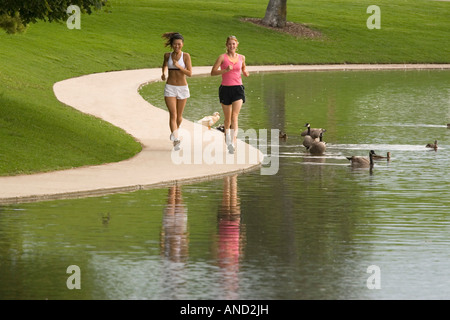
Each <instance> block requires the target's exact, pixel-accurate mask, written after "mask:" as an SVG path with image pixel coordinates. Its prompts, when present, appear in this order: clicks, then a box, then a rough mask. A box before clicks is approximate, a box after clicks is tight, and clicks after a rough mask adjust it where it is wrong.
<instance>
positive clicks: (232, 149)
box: [228, 143, 234, 154]
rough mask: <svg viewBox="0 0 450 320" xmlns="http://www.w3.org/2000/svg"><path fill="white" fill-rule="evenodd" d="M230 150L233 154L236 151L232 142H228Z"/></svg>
mask: <svg viewBox="0 0 450 320" xmlns="http://www.w3.org/2000/svg"><path fill="white" fill-rule="evenodd" d="M228 152H229V153H231V154H233V153H234V146H233V144H232V143H230V144H228Z"/></svg>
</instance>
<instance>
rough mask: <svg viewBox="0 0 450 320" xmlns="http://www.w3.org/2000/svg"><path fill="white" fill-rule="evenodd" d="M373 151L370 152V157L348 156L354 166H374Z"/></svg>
mask: <svg viewBox="0 0 450 320" xmlns="http://www.w3.org/2000/svg"><path fill="white" fill-rule="evenodd" d="M372 156H373V155H372V152H369V159H367V158H364V157H356V156H351V157H347V159H348V160H350V164H351V166H352V167H356V168H372V167H373V157H372Z"/></svg>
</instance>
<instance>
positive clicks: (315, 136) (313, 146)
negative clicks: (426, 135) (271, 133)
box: [280, 123, 450, 168]
mask: <svg viewBox="0 0 450 320" xmlns="http://www.w3.org/2000/svg"><path fill="white" fill-rule="evenodd" d="M305 127H306V129H305V130H304V131H303V132H302V133H301V136H302V137H303V146H304V147H305V148H306V150H308V151H309V153H310V154H312V155H323V154H324V153H325V150H326V149H327V146H326V143H325V141H323V134H324V133H325V132H326V131H327V130H326V129H323V128H311V125H310V124H309V123H307V124H305ZM447 127H448V128H450V124H447ZM286 138H287V135H286V133H283V132H280V139H283V140H285V139H286ZM425 147H427V148H431V149H434V150H437V148H438V145H437V140H435V141H434V143H428V144H427V145H426V146H425ZM346 158H347V159H348V160H349V161H350V165H351V166H352V167H356V168H372V167H373V165H374V160H383V159H384V160H387V161H389V160H390V158H391V153H390V152H387V154H386V156H382V155H378V154H376V153H375V151H374V150H370V151H369V157H368V158H366V157H360V156H351V157H346Z"/></svg>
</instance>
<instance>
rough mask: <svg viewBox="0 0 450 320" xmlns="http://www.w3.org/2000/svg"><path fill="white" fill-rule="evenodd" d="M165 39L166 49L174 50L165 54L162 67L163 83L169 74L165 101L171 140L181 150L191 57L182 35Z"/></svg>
mask: <svg viewBox="0 0 450 320" xmlns="http://www.w3.org/2000/svg"><path fill="white" fill-rule="evenodd" d="M163 38H165V39H167V42H166V44H165V45H166V47H168V46H170V47H171V48H172V52H167V53H165V54H164V62H163V66H162V75H161V79H162V80H163V81H165V80H166V74H165V72H166V70H168V72H169V73H168V77H167V82H166V86H165V87H164V100H165V102H166V106H167V109H168V110H169V114H170V119H169V127H170V131H171V135H170V140H171V141H173V146H174V148H178V149H179V148H180V147H179V145H180V140H179V139H178V128H179V127H180V125H181V122H182V121H183V110H184V107H185V106H186V101H187V98H189V97H190V93H189V87H188V84H187V81H186V76H188V77H190V76H191V75H192V63H191V56H190V55H189V53H186V52H183V51H182V48H183V45H184V38H183V36H182V35H181V34H179V33H176V32H170V33H165V34H163Z"/></svg>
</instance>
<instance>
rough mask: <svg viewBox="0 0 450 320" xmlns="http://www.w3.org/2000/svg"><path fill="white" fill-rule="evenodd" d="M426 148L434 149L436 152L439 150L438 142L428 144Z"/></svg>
mask: <svg viewBox="0 0 450 320" xmlns="http://www.w3.org/2000/svg"><path fill="white" fill-rule="evenodd" d="M425 147H426V148H433V149H434V150H436V149H437V148H438V145H437V140H434V143H429V144H427V145H426V146H425Z"/></svg>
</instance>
